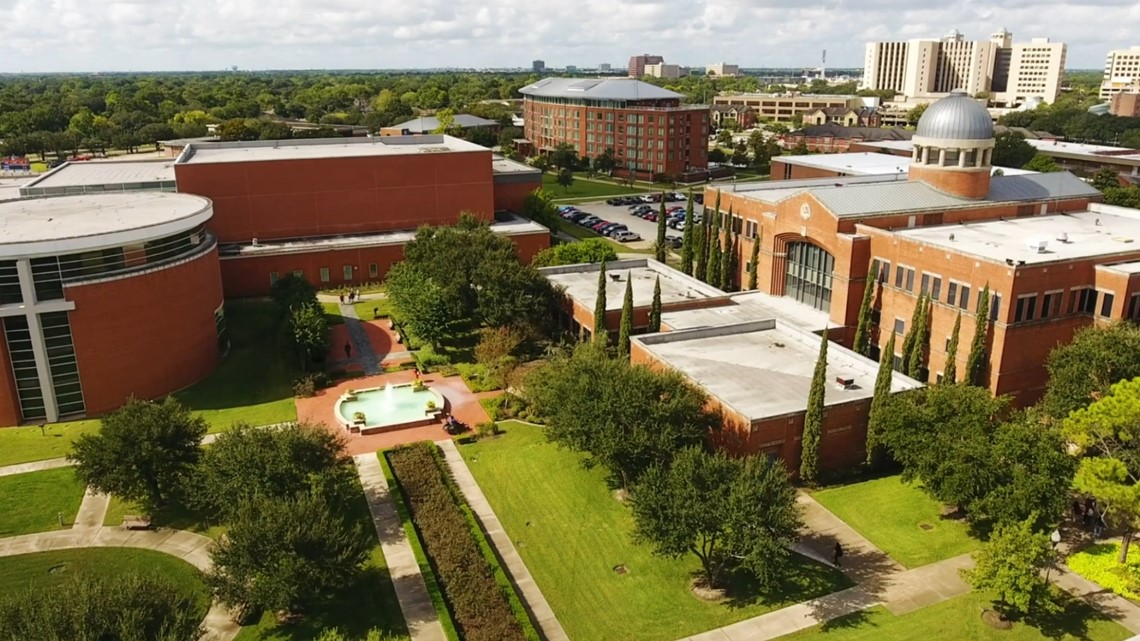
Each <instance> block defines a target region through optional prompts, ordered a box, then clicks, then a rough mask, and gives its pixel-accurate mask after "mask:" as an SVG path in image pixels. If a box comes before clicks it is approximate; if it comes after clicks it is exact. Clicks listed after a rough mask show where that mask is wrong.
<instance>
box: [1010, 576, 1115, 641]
mask: <svg viewBox="0 0 1140 641" xmlns="http://www.w3.org/2000/svg"><path fill="white" fill-rule="evenodd" d="M1102 594H1104V593H1094V594H1090V595H1088V596H1087V597H1086V598H1087V599H1088V600H1089V601H1090V602H1092V603H1093V604H1095V606H1096V607H1093V605H1090V603H1086V602H1085V601H1082V600H1081V599H1078V598H1076V597H1073V596H1071V595H1069V594H1065V593H1063V592H1061V591H1060V590H1058V589H1055V588H1054V589H1053V591H1052V599H1053V602H1054V603H1055V604H1056V605H1057V606H1058V608H1057V611H1056V612H1039V613H1035V614H1031V615H1029V616H1025V617H1016V618H1015V617H1011V619H1012V620H1013V621H1014V622H1015V623H1016V624H1019V625H1027V626H1030V627H1032V628H1036V629H1037V631H1038V632H1040V633H1041V636H1043V637H1046V638H1048V639H1062V638H1066V636H1067V637H1071V638H1074V639H1088V638H1089V636H1088V632H1089V623H1090V622H1094V621H1109V620H1111V619H1112V618H1114V617H1115V616H1117V615H1123V614H1124V613H1123V612H1119V609H1118V608H1116V607H1115V606H1113V605H1112V604H1111V603H1108V602H1105V601H1098V598H1097V597H1098V596H1100V595H1102Z"/></svg>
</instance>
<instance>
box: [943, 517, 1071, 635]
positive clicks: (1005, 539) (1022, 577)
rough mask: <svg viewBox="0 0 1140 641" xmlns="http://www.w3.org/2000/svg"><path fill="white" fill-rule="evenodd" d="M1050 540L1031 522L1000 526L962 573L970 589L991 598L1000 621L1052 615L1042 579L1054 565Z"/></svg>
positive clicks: (1051, 602)
mask: <svg viewBox="0 0 1140 641" xmlns="http://www.w3.org/2000/svg"><path fill="white" fill-rule="evenodd" d="M1056 556H1057V555H1056V552H1054V550H1053V545H1052V543H1051V542H1050V541H1049V536H1048V535H1047V534H1044V533H1042V532H1039V531H1037V530H1035V529H1034V525H1033V522H1032V521H1030V520H1028V519H1027V520H1025V521H1021V522H1019V523H1008V524H1004V525H1000V526H998V527H997V529H995V530H994V533H993V535H991V536H990V539H989V541H987V542H986V544H985V545H984V546H983V547H982V549H981V550H978V551H977V552H975V553H974V567H973V568H972V569H969V570H964V571H963V572H962V574H963V576H964V577H965V579H966V581H967V582H968V583H969V584H970V587H972V588H974V589H975V590H978V591H980V592H983V593H985V594H988V595H991V596H992V597H993V599H994V606H995V610H996V611H997V612H998V613H999V614H1000V615H1002V616H1003V617H1009V616H1013V615H1021V616H1025V615H1031V614H1037V613H1039V612H1052V611H1053V610H1054V609H1055V606H1054V604H1053V601H1052V599H1051V597H1050V593H1049V585H1048V584H1047V583H1046V582H1045V581H1044V579H1042V578H1041V573H1042V572H1044V571H1045V569H1046V568H1049V567H1052V565H1053V564H1054V563H1055V562H1056Z"/></svg>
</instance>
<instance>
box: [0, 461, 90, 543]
mask: <svg viewBox="0 0 1140 641" xmlns="http://www.w3.org/2000/svg"><path fill="white" fill-rule="evenodd" d="M83 492H84V488H83V484H82V483H80V482H79V481H78V480H76V478H75V472H74V471H73V470H72V469H71V468H70V467H63V468H58V469H54V470H44V471H42V472H29V473H27V474H14V475H12V476H0V538H3V537H7V536H16V535H17V534H31V533H32V532H46V531H48V530H58V529H59V517H58V514H59V513H60V512H63V522H64V523H67V524H68V525H70V524H71V523H72V522H73V521H74V520H75V514H76V512H78V511H79V504H80V503H81V502H83Z"/></svg>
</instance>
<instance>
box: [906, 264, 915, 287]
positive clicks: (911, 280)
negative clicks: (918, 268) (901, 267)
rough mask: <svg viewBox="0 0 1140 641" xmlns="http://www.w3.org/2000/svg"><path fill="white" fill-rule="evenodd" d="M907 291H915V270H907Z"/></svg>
mask: <svg viewBox="0 0 1140 641" xmlns="http://www.w3.org/2000/svg"><path fill="white" fill-rule="evenodd" d="M905 289H906V290H907V291H908V292H913V291H914V270H913V269H908V270H906V288H905Z"/></svg>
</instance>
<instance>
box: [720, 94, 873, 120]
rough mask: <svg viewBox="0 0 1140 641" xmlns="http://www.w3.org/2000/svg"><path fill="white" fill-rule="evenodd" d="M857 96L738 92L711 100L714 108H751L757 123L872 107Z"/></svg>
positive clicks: (865, 100)
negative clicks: (822, 111) (831, 110)
mask: <svg viewBox="0 0 1140 641" xmlns="http://www.w3.org/2000/svg"><path fill="white" fill-rule="evenodd" d="M871 100H872V104H870V105H869V104H868V103H867V99H864V98H862V97H860V96H829V95H817V94H795V93H788V94H778V93H741V94H730V95H723V96H715V97H713V104H714V105H731V106H735V107H751V108H752V110H753V111H755V112H756V118H757V120H763V121H771V122H791V121H792V120H793V119H794V118H795V116H797V115H798V116H800V117H805V116H807V115H808V114H812V113H815V112H816V111H819V110H821V109H823V110H827V109H841V110H847V109H855V110H862V109H863V108H865V107H868V106H874V105H873V99H871Z"/></svg>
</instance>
